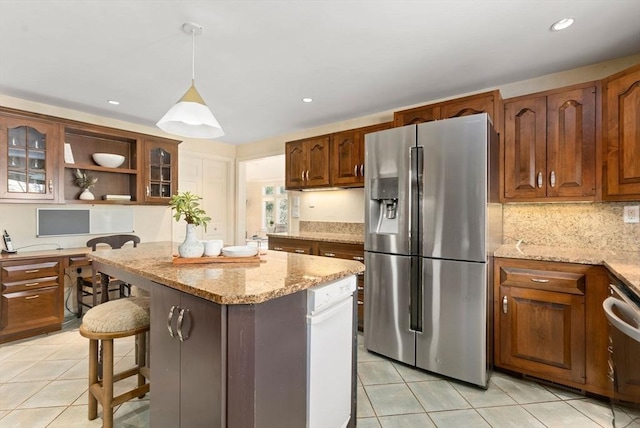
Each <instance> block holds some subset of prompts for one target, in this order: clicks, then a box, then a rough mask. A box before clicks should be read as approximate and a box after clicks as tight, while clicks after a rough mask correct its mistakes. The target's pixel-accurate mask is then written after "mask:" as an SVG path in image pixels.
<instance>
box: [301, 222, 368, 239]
mask: <svg viewBox="0 0 640 428" xmlns="http://www.w3.org/2000/svg"><path fill="white" fill-rule="evenodd" d="M300 232H315V233H342V234H345V235H362V236H364V223H342V222H332V221H302V220H301V221H300Z"/></svg>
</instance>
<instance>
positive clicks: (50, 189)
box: [49, 180, 53, 193]
mask: <svg viewBox="0 0 640 428" xmlns="http://www.w3.org/2000/svg"><path fill="white" fill-rule="evenodd" d="M49 193H53V180H49Z"/></svg>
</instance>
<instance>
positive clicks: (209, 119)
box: [157, 23, 224, 138]
mask: <svg viewBox="0 0 640 428" xmlns="http://www.w3.org/2000/svg"><path fill="white" fill-rule="evenodd" d="M182 29H183V30H184V31H185V32H187V33H191V35H192V37H193V55H192V67H191V70H192V73H191V87H190V88H189V90H187V92H185V94H184V95H183V96H182V98H180V99H179V100H178V102H177V103H176V104H174V105H173V107H171V108H170V109H169V111H168V112H167V113H166V114H165V115H164V116H162V119H160V120H159V121H158V123H157V126H158V128H160V129H162V130H163V131H165V132H167V133H169V134H173V135H179V136H181V137H188V138H216V137H221V136H223V135H224V131H223V130H222V127H221V126H220V124H219V123H218V121H217V120H216V118H215V117H214V116H213V113H211V110H209V107H207V104H206V103H205V102H204V100H203V99H202V97H201V96H200V94H199V93H198V90H197V89H196V87H195V36H196V35H199V34H202V31H203V28H202V27H201V26H200V25H198V24H193V23H186V24H184V25H183V26H182Z"/></svg>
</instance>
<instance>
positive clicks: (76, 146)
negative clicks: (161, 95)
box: [0, 107, 180, 204]
mask: <svg viewBox="0 0 640 428" xmlns="http://www.w3.org/2000/svg"><path fill="white" fill-rule="evenodd" d="M179 143H180V141H177V140H172V139H168V138H161V137H152V136H149V135H144V134H139V133H136V132H130V131H125V130H120V129H114V128H107V127H104V126H99V125H91V124H87V123H82V122H76V121H72V120H67V119H61V118H55V117H49V116H44V115H39V114H35V113H30V112H24V111H19V110H14V109H9V108H4V107H3V108H0V171H3V172H2V173H1V175H0V200H1V201H3V202H19V201H22V202H54V203H79V204H167V203H168V201H169V198H170V197H171V195H172V194H174V193H175V192H176V191H177V185H178V144H179ZM65 144H67V145H68V149H70V154H71V155H72V157H73V159H69V158H66V157H65V153H64V152H65ZM94 153H111V154H118V155H122V156H123V157H124V162H123V163H122V164H121V165H119V166H118V167H115V168H111V167H105V166H101V165H98V164H97V163H96V162H95V161H94V160H93V157H92V156H93V154H94ZM67 160H68V161H69V162H67ZM77 169H80V170H83V171H86V172H88V173H89V174H91V175H92V176H94V177H95V178H97V179H98V180H97V182H96V184H95V186H94V187H92V188H91V192H92V193H93V195H94V196H95V199H94V200H80V199H78V197H79V195H80V192H81V189H80V187H78V186H77V185H76V184H75V173H76V170H77ZM4 171H6V173H5V172H4ZM106 195H119V196H127V197H130V200H129V199H119V200H113V199H110V200H105V199H104V198H105V196H106Z"/></svg>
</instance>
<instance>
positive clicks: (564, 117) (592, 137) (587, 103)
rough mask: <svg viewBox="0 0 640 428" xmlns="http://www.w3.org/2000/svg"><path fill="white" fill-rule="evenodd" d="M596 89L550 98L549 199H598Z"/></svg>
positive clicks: (548, 105)
mask: <svg viewBox="0 0 640 428" xmlns="http://www.w3.org/2000/svg"><path fill="white" fill-rule="evenodd" d="M595 146H596V88H595V87H590V88H584V89H576V90H573V91H569V92H563V93H559V94H554V95H549V96H548V97H547V174H548V175H547V183H548V184H547V196H593V195H595Z"/></svg>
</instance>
